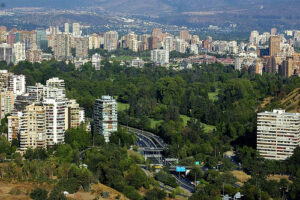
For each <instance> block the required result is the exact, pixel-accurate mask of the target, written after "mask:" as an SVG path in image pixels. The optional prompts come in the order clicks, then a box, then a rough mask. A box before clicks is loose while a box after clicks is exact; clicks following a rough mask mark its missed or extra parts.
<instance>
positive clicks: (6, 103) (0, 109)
mask: <svg viewBox="0 0 300 200" xmlns="http://www.w3.org/2000/svg"><path fill="white" fill-rule="evenodd" d="M14 102H15V95H14V93H13V92H12V91H8V90H7V89H1V92H0V119H3V118H4V117H5V115H7V114H9V113H11V112H12V110H13V109H14Z"/></svg>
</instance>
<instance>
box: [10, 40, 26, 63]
mask: <svg viewBox="0 0 300 200" xmlns="http://www.w3.org/2000/svg"><path fill="white" fill-rule="evenodd" d="M13 47H14V58H13V60H14V63H15V64H17V63H19V62H20V61H24V60H26V54H25V44H24V43H21V42H17V43H15V44H13Z"/></svg>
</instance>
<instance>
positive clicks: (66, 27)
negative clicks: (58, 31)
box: [64, 23, 70, 34]
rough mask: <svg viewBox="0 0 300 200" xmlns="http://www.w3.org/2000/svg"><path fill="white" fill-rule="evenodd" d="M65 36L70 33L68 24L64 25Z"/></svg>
mask: <svg viewBox="0 0 300 200" xmlns="http://www.w3.org/2000/svg"><path fill="white" fill-rule="evenodd" d="M64 33H65V34H69V33H70V26H69V23H65V31H64Z"/></svg>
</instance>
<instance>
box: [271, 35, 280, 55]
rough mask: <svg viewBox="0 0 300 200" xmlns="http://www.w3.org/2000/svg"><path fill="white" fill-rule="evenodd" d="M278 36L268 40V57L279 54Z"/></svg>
mask: <svg viewBox="0 0 300 200" xmlns="http://www.w3.org/2000/svg"><path fill="white" fill-rule="evenodd" d="M280 42H281V37H280V36H271V37H270V39H269V55H270V56H277V55H279V54H280Z"/></svg>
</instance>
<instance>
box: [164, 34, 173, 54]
mask: <svg viewBox="0 0 300 200" xmlns="http://www.w3.org/2000/svg"><path fill="white" fill-rule="evenodd" d="M163 46H164V49H166V50H168V51H173V50H174V40H173V37H171V36H167V37H164V39H163Z"/></svg>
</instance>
